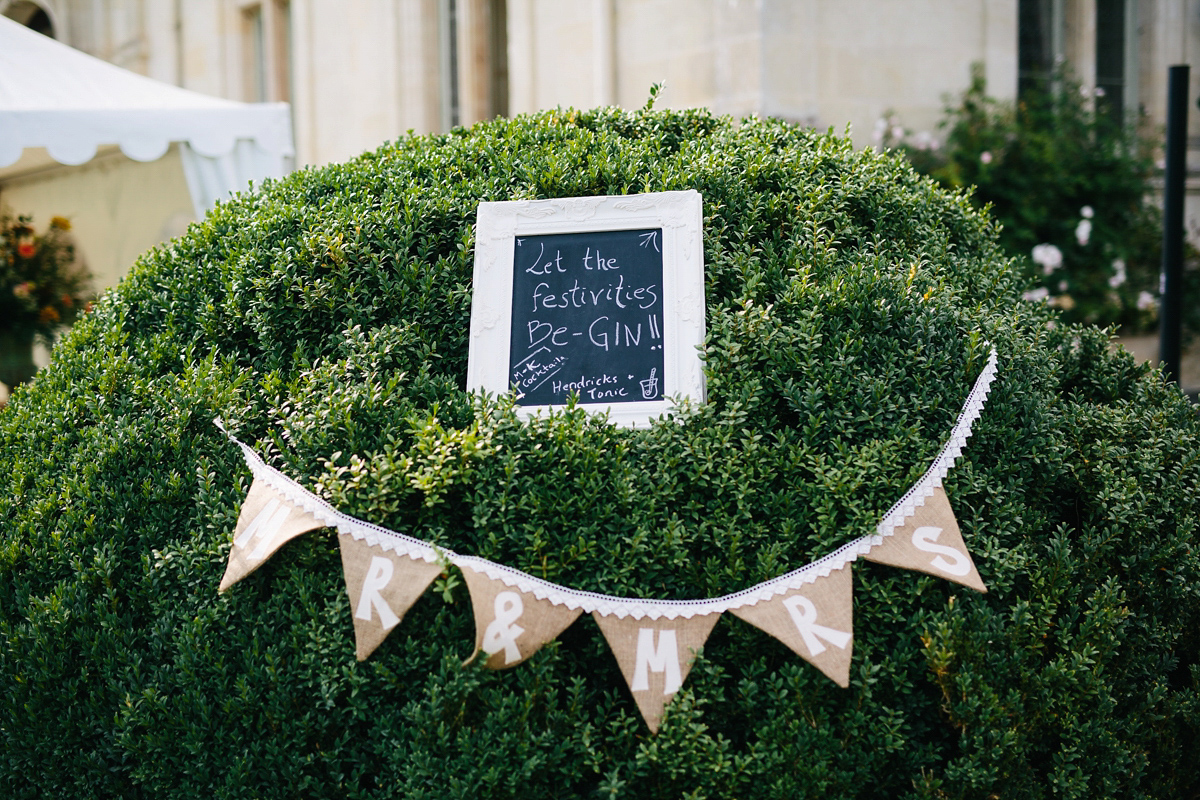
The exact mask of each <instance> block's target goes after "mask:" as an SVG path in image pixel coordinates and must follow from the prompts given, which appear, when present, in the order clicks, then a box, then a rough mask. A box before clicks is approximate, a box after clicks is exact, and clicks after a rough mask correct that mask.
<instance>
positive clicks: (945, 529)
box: [863, 486, 987, 592]
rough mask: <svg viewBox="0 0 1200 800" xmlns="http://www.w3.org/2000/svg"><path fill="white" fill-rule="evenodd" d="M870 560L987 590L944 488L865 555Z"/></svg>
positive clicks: (938, 489) (976, 589)
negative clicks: (968, 549) (968, 550)
mask: <svg viewBox="0 0 1200 800" xmlns="http://www.w3.org/2000/svg"><path fill="white" fill-rule="evenodd" d="M863 558H865V559H866V560H867V561H874V562H876V563H878V564H889V565H891V566H893V567H902V568H904V569H912V570H916V571H918V572H927V573H929V574H930V575H936V576H938V577H939V578H945V579H946V580H948V581H954V582H955V583H961V584H962V585H963V586H968V587H970V588H972V589H974V590H975V591H977V592H986V591H987V587H986V586H984V585H983V579H982V578H980V577H979V572H978V571H976V569H975V562H973V561H972V560H971V554H970V553H968V552H967V546H966V544H965V543H964V542H963V538H962V532H961V531H959V529H958V521H957V520H956V519H955V518H954V511H953V509H951V508H950V500H949V499H948V498H947V497H946V493H945V492H944V491H942V487H940V486H939V487H937V488H936V489H934V490H933V497H930V498H929V499H928V500H926V501H925V505H923V506H921V507H920V508H918V509H917V511H916V513H915V514H913V515H912V516H911V517H909V518H908V519H907V520H905V522H904V525H902V526H900V527H898V528H896V532H895V533H893V534H892V535H891V536H886V537H884V539H883V544H880V545H876V546H875V547H872V548H871V552H869V553H867V554H866V555H864V556H863Z"/></svg>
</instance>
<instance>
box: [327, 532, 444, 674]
mask: <svg viewBox="0 0 1200 800" xmlns="http://www.w3.org/2000/svg"><path fill="white" fill-rule="evenodd" d="M338 544H339V545H340V546H341V551H342V572H343V573H345V578H346V594H347V595H349V597H350V609H351V612H350V613H351V615H352V616H353V618H354V649H355V653H354V654H355V656H356V657H357V658H358V660H359V661H363V660H365V659H366V657H367V656H369V655H371V653H372V652H373V651H374V650H375V648H376V647H379V645H381V644H383V640H384V639H386V638H387V635H388V634H389V633H391V632H392V628H395V627H396V626H397V625H399V624H400V621H401V620H402V619H404V614H405V613H406V612H407V611H408V609H410V608H411V607H412V604H413V603H415V602H417V599H418V598H419V597H420V596H421V595H423V594H425V590H426V589H428V588H429V584H431V583H433V580H434V578H436V577H437V576H438V575H440V574H441V573H442V569H443V567H442V565H441V564H438V563H437V562H433V563H430V562H428V561H426V560H425V559H423V558H413V557H412V556H407V555H400V554H398V553H394V552H388V551H386V550H384V549H383V548H382V547H375V546H373V545H369V544H367V543H366V542H364V541H361V540H359V539H355V538H354V537H353V536H350V535H349V534H341V535H339V536H338Z"/></svg>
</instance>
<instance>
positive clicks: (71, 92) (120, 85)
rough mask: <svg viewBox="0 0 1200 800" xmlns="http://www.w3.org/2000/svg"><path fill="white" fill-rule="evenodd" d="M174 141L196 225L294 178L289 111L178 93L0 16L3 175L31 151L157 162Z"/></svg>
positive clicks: (72, 159) (82, 159)
mask: <svg viewBox="0 0 1200 800" xmlns="http://www.w3.org/2000/svg"><path fill="white" fill-rule="evenodd" d="M176 142H177V143H179V149H180V155H181V159H182V161H183V169H184V177H185V179H186V181H187V185H188V191H189V193H190V194H191V198H192V204H193V206H194V207H195V211H196V216H197V218H199V217H202V216H203V215H204V214H205V213H206V212H207V211H208V210H209V209H211V208H212V207H213V206H214V205H215V204H216V203H217V201H218V200H220V199H222V198H224V197H227V196H229V195H230V194H232V193H233V192H236V191H239V190H242V189H245V188H246V186H247V184H248V183H249V182H250V181H252V180H253V181H260V180H263V179H265V178H276V177H281V176H283V175H285V174H287V173H288V172H290V171H291V169H292V167H293V164H294V160H295V148H294V145H293V141H292V126H291V116H290V109H289V106H288V104H287V103H255V104H251V103H239V102H235V101H232V100H224V99H221V98H216V97H209V96H207V95H203V94H199V93H197V92H192V91H188V90H186V89H181V88H179V87H177V86H172V85H170V84H166V83H161V82H159V81H155V80H152V79H150V78H147V77H144V76H142V75H137V74H135V73H132V72H129V71H127V70H124V69H121V68H120V67H117V66H114V65H113V64H109V63H107V62H105V61H101V60H100V59H98V58H93V57H92V56H89V55H87V54H86V53H82V52H80V51H78V50H75V49H74V48H71V47H68V46H67V45H65V44H62V43H61V42H57V41H55V40H53V39H50V38H47V37H45V36H42V35H41V34H39V33H36V32H34V31H32V30H30V29H28V28H26V27H24V26H23V25H20V24H19V23H17V22H14V21H12V20H10V19H7V18H5V17H0V168H3V167H7V166H10V165H12V164H14V163H16V162H17V160H18V159H20V158H21V155H22V153H23V152H24V151H25V149H26V148H37V147H41V148H45V149H46V151H47V153H48V154H49V155H50V157H51V158H53V159H54V160H55V161H57V162H59V163H60V164H66V165H70V166H78V165H81V164H85V163H87V162H88V161H90V160H91V159H92V158H93V157H94V156H95V155H96V153H97V151H98V149H99V148H100V147H101V146H103V145H117V146H118V147H120V149H121V152H123V153H124V154H125V155H126V156H128V157H129V158H131V159H133V160H135V161H154V160H156V159H159V158H161V157H162V156H163V155H165V154H166V152H167V150H168V149H169V147H170V146H171V144H172V143H176Z"/></svg>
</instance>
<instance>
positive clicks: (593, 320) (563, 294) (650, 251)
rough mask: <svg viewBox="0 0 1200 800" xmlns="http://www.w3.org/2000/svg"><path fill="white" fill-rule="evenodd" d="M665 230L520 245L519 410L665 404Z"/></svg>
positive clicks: (513, 377) (516, 263)
mask: <svg viewBox="0 0 1200 800" xmlns="http://www.w3.org/2000/svg"><path fill="white" fill-rule="evenodd" d="M662 241H663V235H662V229H661V228H644V229H639V230H618V231H592V232H587V233H561V234H547V235H539V236H518V237H516V239H515V241H514V245H513V247H514V259H513V296H512V327H511V329H510V330H511V336H510V341H509V350H508V354H509V355H508V364H509V369H508V372H509V384H510V385H511V386H512V387H514V388H515V389H516V391H517V404H518V405H522V406H539V405H562V404H564V403H566V402H567V398H568V396H569V395H570V394H571V393H575V394H577V395H578V396H579V402H580V403H611V404H615V403H634V402H643V401H647V400H660V399H662V379H663V363H664V359H663V333H662V320H663V299H662V298H663V288H662V287H663V257H662Z"/></svg>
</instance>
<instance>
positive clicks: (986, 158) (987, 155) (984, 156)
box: [979, 150, 992, 164]
mask: <svg viewBox="0 0 1200 800" xmlns="http://www.w3.org/2000/svg"><path fill="white" fill-rule="evenodd" d="M979 160H980V161H982V162H983V163H984V164H990V163H992V151H991V150H984V151H983V152H982V153H980V154H979Z"/></svg>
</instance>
